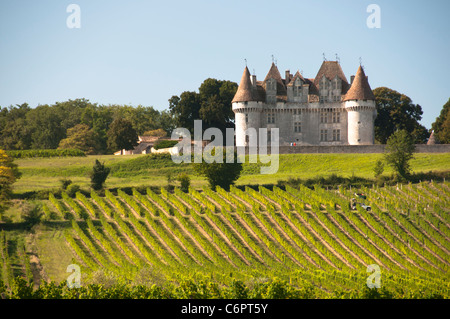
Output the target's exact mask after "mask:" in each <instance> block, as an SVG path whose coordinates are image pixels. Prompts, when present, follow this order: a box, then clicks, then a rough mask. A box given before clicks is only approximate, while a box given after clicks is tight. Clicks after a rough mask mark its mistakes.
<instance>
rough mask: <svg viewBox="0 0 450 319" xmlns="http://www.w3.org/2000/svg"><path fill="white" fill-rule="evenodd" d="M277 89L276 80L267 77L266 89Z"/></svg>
mask: <svg viewBox="0 0 450 319" xmlns="http://www.w3.org/2000/svg"><path fill="white" fill-rule="evenodd" d="M276 90H277V81H275V79H269V80H268V81H267V91H276Z"/></svg>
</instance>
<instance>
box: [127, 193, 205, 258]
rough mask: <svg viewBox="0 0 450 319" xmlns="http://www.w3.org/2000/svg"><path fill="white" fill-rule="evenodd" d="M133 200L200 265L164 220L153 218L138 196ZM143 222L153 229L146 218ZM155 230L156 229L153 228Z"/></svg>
mask: <svg viewBox="0 0 450 319" xmlns="http://www.w3.org/2000/svg"><path fill="white" fill-rule="evenodd" d="M134 199H135V201H136V202H137V203H139V204H140V205H141V207H142V208H143V209H145V210H146V211H147V212H148V213H149V218H153V219H154V222H155V223H158V224H159V225H160V227H162V228H163V231H164V232H166V233H167V235H168V236H170V237H171V238H172V240H173V241H175V242H176V244H178V246H179V247H180V249H181V250H182V251H183V252H184V253H185V254H186V255H188V257H190V258H191V259H192V260H193V261H194V262H195V263H197V264H199V265H201V262H200V261H199V260H197V258H196V257H195V256H194V255H193V254H192V253H191V252H190V251H189V249H188V248H187V247H186V246H185V245H184V244H183V243H182V242H181V240H180V239H179V238H178V236H176V235H175V234H174V232H173V231H172V229H170V228H169V226H167V225H166V224H165V223H164V222H161V219H160V218H154V217H153V215H152V213H151V211H150V210H148V208H147V207H146V206H145V205H144V204H143V203H142V202H141V201H139V199H138V198H136V197H135V198H134ZM144 221H145V224H146V225H147V227H148V228H150V229H153V227H152V225H151V224H150V222H149V221H148V220H147V218H145V219H144ZM155 232H156V229H155Z"/></svg>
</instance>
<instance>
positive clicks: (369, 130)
mask: <svg viewBox="0 0 450 319" xmlns="http://www.w3.org/2000/svg"><path fill="white" fill-rule="evenodd" d="M344 105H345V109H346V111H347V113H348V132H347V134H348V144H350V145H371V144H374V142H375V131H374V122H375V118H376V116H377V109H376V106H375V96H374V95H373V92H372V89H371V88H370V85H369V82H368V80H367V77H366V75H365V74H364V70H363V68H362V67H361V66H360V67H359V68H358V71H357V72H356V75H355V78H354V80H353V82H352V85H351V87H350V89H349V90H348V92H347V94H346V95H345V97H344Z"/></svg>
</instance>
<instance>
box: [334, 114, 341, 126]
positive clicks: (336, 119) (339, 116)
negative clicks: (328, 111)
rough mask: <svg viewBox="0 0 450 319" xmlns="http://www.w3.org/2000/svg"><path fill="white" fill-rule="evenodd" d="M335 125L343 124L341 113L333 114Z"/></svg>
mask: <svg viewBox="0 0 450 319" xmlns="http://www.w3.org/2000/svg"><path fill="white" fill-rule="evenodd" d="M333 123H341V113H340V112H333Z"/></svg>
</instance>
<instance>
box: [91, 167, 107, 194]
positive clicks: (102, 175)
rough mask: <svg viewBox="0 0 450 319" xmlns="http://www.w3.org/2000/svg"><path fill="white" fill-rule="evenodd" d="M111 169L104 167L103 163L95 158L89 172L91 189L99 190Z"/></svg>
mask: <svg viewBox="0 0 450 319" xmlns="http://www.w3.org/2000/svg"><path fill="white" fill-rule="evenodd" d="M110 171H111V169H110V168H109V167H106V166H105V164H104V163H100V162H99V161H98V160H95V164H94V167H93V168H92V171H91V173H90V178H91V187H92V189H93V190H101V189H102V188H103V184H104V183H105V181H106V178H107V177H108V175H109V172H110Z"/></svg>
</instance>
